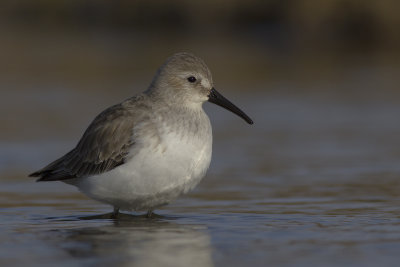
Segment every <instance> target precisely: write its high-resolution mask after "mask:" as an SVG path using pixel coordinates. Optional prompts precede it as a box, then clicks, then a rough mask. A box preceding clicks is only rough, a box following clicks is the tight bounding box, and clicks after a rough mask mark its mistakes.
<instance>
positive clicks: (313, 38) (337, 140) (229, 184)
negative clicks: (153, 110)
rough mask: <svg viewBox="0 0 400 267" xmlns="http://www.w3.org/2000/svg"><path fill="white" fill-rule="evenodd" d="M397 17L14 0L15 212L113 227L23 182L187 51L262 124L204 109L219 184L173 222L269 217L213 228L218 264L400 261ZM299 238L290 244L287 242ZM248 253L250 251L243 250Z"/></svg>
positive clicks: (8, 81)
mask: <svg viewBox="0 0 400 267" xmlns="http://www.w3.org/2000/svg"><path fill="white" fill-rule="evenodd" d="M399 10H400V2H399V1H396V0H383V1H364V0H324V1H319V0H248V1H239V0H231V1H228V0H216V1H207V0H203V1H183V0H170V1H160V0H146V1H144V0H138V1H126V0H115V1H105V0H96V1H95V0H85V1H82V0H68V1H66V0H59V1H52V0H38V1H30V0H19V1H11V0H3V1H1V3H0V125H1V126H0V127H1V128H0V129H1V131H0V176H1V178H0V183H1V186H0V188H1V191H2V193H1V195H0V197H2V198H1V202H2V207H3V208H6V209H8V212H9V214H12V216H11V215H10V216H11V217H15V216H21V214H25V216H28V219H27V220H29V218H36V217H35V216H36V215H35V214H38V213H40V214H46V213H48V212H49V210H50V211H51V212H54V213H55V214H59V216H61V215H66V214H77V213H80V212H83V213H85V212H86V213H87V212H88V211H93V210H94V211H96V212H98V213H101V212H103V211H104V212H106V211H107V207H104V205H101V204H92V203H93V202H91V201H89V200H87V199H86V198H84V197H83V196H81V195H80V194H79V193H76V191H74V189H71V188H70V187H68V186H66V185H62V184H59V183H50V184H40V185H39V184H35V183H33V182H32V180H31V179H28V178H27V177H26V175H27V174H28V173H29V172H32V171H35V170H36V169H38V168H40V167H43V166H44V165H45V164H47V163H49V162H50V161H51V160H54V159H56V158H57V157H59V156H61V155H63V154H64V153H66V152H67V151H68V150H69V149H71V148H72V147H73V146H74V145H75V144H76V142H77V141H78V139H79V138H80V136H81V134H82V133H83V131H84V130H85V127H86V126H87V125H88V124H89V123H90V121H91V120H92V119H93V118H94V116H95V115H97V114H98V113H99V112H100V111H102V110H103V109H104V108H106V107H108V106H110V105H112V104H114V103H118V102H120V101H121V100H123V99H126V98H128V97H130V96H132V95H134V94H136V93H139V92H141V91H143V90H145V89H146V87H147V86H148V84H149V83H150V81H151V79H152V77H153V75H154V73H155V71H156V69H157V68H158V67H159V66H160V64H162V62H163V61H164V60H165V59H166V58H167V57H168V56H170V55H171V54H173V53H175V52H179V51H188V52H192V53H194V54H196V55H198V56H199V57H201V58H203V59H204V60H205V62H206V63H207V64H208V66H209V67H210V69H211V71H212V73H213V77H214V81H215V86H216V88H217V89H218V90H219V91H220V92H221V93H223V94H224V95H225V96H226V97H227V98H228V99H230V100H232V102H234V103H235V104H237V105H238V106H239V107H240V108H242V109H243V110H244V111H246V113H248V115H249V116H250V117H252V118H253V120H254V121H255V124H254V126H252V127H250V126H248V125H245V124H244V123H243V122H242V121H241V120H240V119H238V118H236V117H235V116H234V115H232V114H230V113H228V112H227V111H225V110H222V109H220V108H218V107H215V106H212V105H210V104H207V103H206V104H205V109H206V111H207V112H208V114H209V115H210V117H211V120H212V124H213V130H214V151H213V153H214V155H213V161H212V165H211V168H210V171H209V173H208V175H207V177H206V178H205V180H204V181H203V182H202V183H201V184H200V186H199V187H198V188H197V189H196V191H195V192H194V193H191V194H189V195H188V196H187V197H186V199H184V200H183V201H178V202H177V203H176V204H174V205H172V206H169V207H168V208H167V213H172V214H177V213H178V214H179V213H183V214H186V215H185V216H187V212H189V211H193V210H194V211H197V212H199V213H202V214H209V213H213V214H219V213H224V212H225V213H229V214H236V215H237V217H235V218H237V221H235V220H231V219H229V220H228V222H229V224H228V225H231V227H239V226H238V225H241V227H242V226H243V225H242V223H243V222H248V220H246V218H248V217H246V216H250V215H248V214H251V216H256V217H253V219H255V220H253V222H255V221H257V220H256V219H257V218H258V219H259V220H260V222H262V223H261V224H262V225H264V226H265V228H262V229H259V228H257V227H259V225H260V224H257V225H255V226H254V227H253V226H252V227H253V229H254V232H253V234H254V235H251V234H250V233H249V232H245V234H243V235H239V234H238V235H239V236H232V235H229V234H227V235H224V236H220V235H219V233H220V231H219V232H218V229H225V228H223V227H227V224H222V223H221V225H218V224H217V225H213V226H214V228H213V229H214V231H213V230H210V235H211V246H212V247H213V251H214V252H213V253H214V254H213V255H214V256H213V259H214V260H216V262H217V263H220V264H222V263H224V264H227V263H231V264H233V265H235V263H236V264H237V263H238V262H240V260H244V259H247V260H253V261H255V263H259V264H261V263H263V262H265V260H266V257H267V256H268V257H269V258H268V259H269V260H270V262H272V263H275V264H276V263H280V264H282V263H288V264H289V265H290V259H287V257H286V255H287V254H288V251H289V252H290V254H292V255H294V256H293V258H292V259H293V262H295V263H298V262H301V261H302V260H303V263H304V262H310V260H313V261H316V262H319V263H326V262H325V259H326V258H330V259H332V260H337V259H338V258H340V259H341V260H342V262H341V263H343V261H344V263H346V262H347V263H349V262H350V263H354V262H358V263H368V264H371V263H372V264H373V262H374V261H376V262H377V263H378V262H380V263H382V260H383V259H385V260H386V263H389V265H390V263H394V262H398V261H397V260H396V257H398V255H397V254H398V253H397V252H396V251H398V249H399V247H400V229H398V218H399V216H400V213H399V210H398V207H399V203H400V181H399V175H400V164H399V160H400V149H399V148H400V139H399V136H400V123H399V114H400V98H399V97H400V93H399V92H400V90H399V84H400V32H399V29H400V16H399ZM53 192H56V194H53ZM61 192H63V193H64V194H65V195H62V193H61ZM60 194H61V196H60ZM68 201H69V202H68ZM85 201H86V202H85ZM32 203H33V204H32ZM65 203H68V204H65ZM83 203H91V204H83ZM85 205H86V206H85ZM96 205H97V206H96ZM221 206H223V207H224V209H223V210H221V209H220V208H218V207H221ZM33 207H36V208H37V207H41V209H42V210H35V208H33ZM83 207H87V208H83ZM103 207H104V209H103ZM194 207H195V208H194ZM211 207H213V208H211ZM43 209H44V210H43ZM80 209H81V210H80ZM168 209H170V210H168ZM171 209H172V210H171ZM3 214H4V213H3ZM26 214H29V215H26ZM342 215H343V216H344V217H341V216H342ZM257 216H258V217H257ZM263 216H264V217H263ZM332 216H333V217H332ZM25 218H26V217H25ZM195 218H196V219H194V220H195V221H198V220H201V219H199V218H198V217H195ZM221 218H222V219H223V218H224V217H219V218H218V219H217V218H214V217H213V220H214V219H215V221H213V223H218V222H222V221H221V220H222V219H221ZM271 218H273V219H272V220H276V222H277V223H276V224H275V221H271ZM332 218H334V219H333V220H336V221H335V222H336V224H335V223H333V224H332V221H331V220H332ZM374 218H375V219H374ZM378 218H385V222H383V221H380V220H379V219H378ZM225 219H226V218H225ZM242 219H243V220H242ZM21 220H22V221H17V222H16V224H19V223H24V221H23V220H24V219H21ZM44 220H45V219H44ZM2 221H3V219H2ZM45 221H46V220H45ZM266 221H268V222H269V223H268V225H266V224H263V223H265V222H266ZM349 221H353V222H354V224H347V223H348V222H349ZM203 222H205V224H209V223H211V222H210V220H209V218H204V221H203ZM285 222H286V224H285ZM293 222H295V223H293ZM290 223H293V224H294V225H297V226H299V228H296V227H295V226H294V225H292V224H290ZM282 225H284V226H282ZM338 225H339V226H340V225H345V228H346V227H347V228H346V229H344V228H343V229H342V228H340V227H339V226H338ZM286 226H287V227H288V228H285V229H286V230H287V229H290V231H291V233H290V235H280V234H279V233H278V234H277V232H276V231H277V230H279V229H281V230H282V228H280V227H286ZM303 226H305V227H307V229H308V231H310V232H307V237H305V235H303V234H304V231H305V230H304V228H301V227H303ZM219 227H222V228H219ZM324 227H325V228H324ZM335 227H336V228H335ZM338 227H339V228H338ZM376 227H377V228H376ZM22 228H24V227H22ZM239 228H240V227H239ZM239 228H234V229H235V230H234V232H236V231H237V229H239ZM245 228H246V227H245ZM322 228H323V229H324V232H323V233H322V232H318V231H320V230H321V229H322ZM378 228H379V229H380V230H379V231H381V232H379V233H377V232H376V231H375V230H376V229H378ZM240 229H242V228H240ZM246 229H247V228H246ZM271 231H272V232H273V233H274V234H276V235H274V234H268V233H270V232H271ZM348 231H350V232H352V233H353V235H351V236H348V235H347V233H348ZM328 232H329V233H328ZM238 233H242V232H240V231H239V232H238ZM281 234H282V233H281ZM385 234H387V235H388V236H386V235H385ZM263 235H268V236H267V238H268V240H272V241H273V242H271V243H268V241H266V240H267V239H264V236H263ZM7 238H9V237H7ZM235 238H238V239H239V240H241V242H242V241H243V240H247V241H243V242H244V243H240V244H243V245H242V246H243V247H239V248H237V247H232V244H238V243H237V242H232V243H231V242H230V241H231V240H235ZM243 238H245V239H243ZM246 238H247V239H246ZM1 239H4V238H1V236H0V240H1ZM310 239H311V241H310ZM365 239H368V242H370V243H369V244H371V245H370V246H369V247H365V246H364V245H365ZM28 240H29V239H28ZM260 240H261V241H260ZM324 240H334V241H332V242H333V243H329V242H328V243H324V242H325V241H324ZM32 242H33V243H34V242H35V240H32ZM276 244H282V247H281V246H277V245H276ZM375 244H376V246H377V247H376V246H375ZM381 245H382V246H385V249H386V250H385V251H386V252H385V253H383V252H382V251H383V250H379V249H377V248H380V247H379V246H381ZM321 246H322V247H324V246H325V247H327V248H328V250H327V251H328V252H326V251H325V252H326V253H325V254H323V253H322V254H320V253H319V252H318V249H319V248H320V247H321ZM349 246H351V249H350V250H348V248H349ZM283 247H285V248H286V249H282V250H280V248H283ZM196 249H197V248H196ZM235 249H239V250H240V251H247V253H248V257H247V258H246V257H244V258H240V257H239V256H238V255H239V254H236V252H235V251H236V250H235ZM396 249H397V250H396ZM21 250H22V251H23V249H21ZM267 250H268V251H269V254H268V253H267V252H265V251H267ZM16 251H17V252H18V249H17V250H16ZM44 251H46V250H44ZM343 251H350V252H349V253H348V254H343V253H344V252H343ZM354 251H356V252H357V253H352V252H354ZM315 252H318V253H315ZM266 253H267V254H266ZM16 254H17V255H18V253H16ZM215 255H216V256H215ZM235 255H236V257H235ZM338 255H339V256H338ZM380 256H381V257H380ZM16 258H17V257H15V258H14V259H13V260H15V259H16ZM392 260H393V261H392ZM9 262H10V261H7V262H6V263H9ZM11 262H12V261H11ZM293 262H292V263H293ZM333 262H334V261H333ZM383 262H384V261H383ZM256 265H257V264H256ZM324 265H325V266H326V264H324ZM281 266H282V265H281Z"/></svg>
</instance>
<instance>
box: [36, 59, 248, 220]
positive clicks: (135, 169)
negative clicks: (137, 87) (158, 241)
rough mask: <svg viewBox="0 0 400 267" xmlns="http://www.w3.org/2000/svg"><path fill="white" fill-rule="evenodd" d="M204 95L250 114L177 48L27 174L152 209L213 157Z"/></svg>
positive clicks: (190, 183)
mask: <svg viewBox="0 0 400 267" xmlns="http://www.w3.org/2000/svg"><path fill="white" fill-rule="evenodd" d="M205 101H209V102H212V103H214V104H217V105H219V106H221V107H224V108H226V109H228V110H230V111H232V112H233V113H235V114H237V115H238V116H240V117H242V118H243V119H244V120H245V121H246V122H247V123H249V124H253V121H252V120H251V119H250V118H249V117H248V116H247V115H246V114H245V113H244V112H243V111H241V110H240V109H239V108H238V107H236V106H235V105H234V104H232V103H231V102H230V101H228V100H227V99H226V98H225V97H223V96H222V95H221V94H220V93H218V92H217V91H216V90H215V89H214V87H213V81H212V77H211V72H210V70H209V69H208V67H207V66H206V64H205V63H204V61H203V60H201V59H200V58H198V57H196V56H194V55H192V54H189V53H177V54H174V55H173V56H171V57H170V58H168V59H167V60H166V61H165V63H164V64H163V65H162V66H161V67H160V68H159V69H158V71H157V73H156V75H155V77H154V79H153V81H152V83H151V84H150V86H149V88H148V89H147V90H146V91H145V92H143V93H141V94H139V95H136V96H134V97H132V98H129V99H127V100H125V101H123V102H121V103H119V104H117V105H114V106H111V107H109V108H108V109H106V110H104V111H103V112H101V113H100V114H99V115H98V116H97V117H96V118H95V119H94V120H93V122H92V123H91V124H90V125H89V127H88V128H87V129H86V131H85V133H84V134H83V136H82V138H81V139H80V141H79V142H78V144H77V145H76V147H75V148H74V149H72V150H71V151H70V152H68V153H67V154H65V155H64V156H63V157H61V158H59V159H57V160H56V161H54V162H52V163H50V164H49V165H47V166H46V167H44V168H43V169H41V170H39V171H37V172H34V173H32V174H30V176H33V177H40V178H39V179H38V180H37V181H40V182H41V181H63V182H65V183H68V184H72V185H75V186H76V187H78V188H79V190H80V191H81V192H83V193H84V194H86V195H87V196H89V197H91V198H93V199H95V200H98V201H100V202H103V203H107V204H109V205H111V206H113V207H114V213H113V214H114V216H117V215H118V212H119V210H128V211H132V210H134V211H147V215H148V216H151V215H152V211H153V210H154V209H156V208H158V207H161V206H163V205H166V204H168V203H169V202H171V201H172V200H174V199H175V198H177V197H178V196H179V195H181V194H183V193H186V192H188V191H189V190H191V189H193V188H194V187H195V186H196V185H197V184H198V183H199V182H200V180H201V179H202V178H203V177H204V175H205V173H206V171H207V169H208V167H209V165H210V161H211V150H212V149H211V147H212V133H211V125H210V120H209V118H208V116H207V115H206V113H205V112H204V110H203V108H202V105H203V103H204V102H205Z"/></svg>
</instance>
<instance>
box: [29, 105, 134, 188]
mask: <svg viewBox="0 0 400 267" xmlns="http://www.w3.org/2000/svg"><path fill="white" fill-rule="evenodd" d="M135 100H137V99H129V100H127V101H125V102H122V103H121V104H117V105H115V106H112V107H110V108H108V109H106V110H105V111H103V112H102V113H100V114H99V115H98V116H97V117H96V118H95V119H94V120H93V122H92V123H91V124H90V125H89V127H88V128H87V129H86V131H85V133H84V134H83V136H82V138H81V140H80V141H79V143H78V144H77V146H76V147H75V148H74V149H73V150H71V151H70V152H68V153H67V154H65V155H64V156H63V157H61V158H59V159H58V160H56V161H54V162H52V163H50V164H49V165H47V166H46V167H44V168H43V169H41V170H39V171H37V172H34V173H32V174H30V175H29V176H32V177H40V178H39V179H38V181H56V180H66V179H72V178H80V177H87V176H91V175H95V174H100V173H103V172H107V171H110V170H112V169H114V168H115V167H117V166H119V165H121V164H123V163H124V162H125V160H126V157H127V156H128V153H129V149H130V148H131V146H132V145H133V144H134V141H133V140H132V132H133V125H134V118H133V115H134V114H133V110H132V103H134V102H135Z"/></svg>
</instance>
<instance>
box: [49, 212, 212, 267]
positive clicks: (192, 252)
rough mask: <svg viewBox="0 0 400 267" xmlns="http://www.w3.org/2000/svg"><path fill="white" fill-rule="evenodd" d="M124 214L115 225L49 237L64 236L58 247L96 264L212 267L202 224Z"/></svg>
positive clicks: (58, 241) (210, 254)
mask: <svg viewBox="0 0 400 267" xmlns="http://www.w3.org/2000/svg"><path fill="white" fill-rule="evenodd" d="M122 217H123V218H125V219H123V220H118V221H114V225H107V226H100V227H88V228H81V229H69V230H57V231H59V232H60V233H61V234H58V235H54V234H52V235H51V237H49V240H52V239H54V237H55V236H56V237H61V238H62V239H61V240H58V238H57V240H55V241H56V242H57V246H58V247H59V246H60V244H62V245H61V248H62V249H63V250H66V251H67V252H68V254H70V255H71V256H73V257H74V258H76V259H79V260H86V261H88V262H91V263H93V265H98V264H100V265H101V266H103V265H107V264H111V265H114V266H115V265H117V266H177V267H179V266H213V261H212V248H211V239H210V236H209V235H208V233H207V232H206V231H204V230H202V229H201V228H202V227H201V226H198V225H182V224H175V223H171V222H168V221H165V220H158V219H152V220H150V221H149V220H148V219H145V218H142V219H140V218H134V219H133V218H127V217H126V216H125V215H123V216H122ZM49 240H48V241H49ZM50 242H51V241H50Z"/></svg>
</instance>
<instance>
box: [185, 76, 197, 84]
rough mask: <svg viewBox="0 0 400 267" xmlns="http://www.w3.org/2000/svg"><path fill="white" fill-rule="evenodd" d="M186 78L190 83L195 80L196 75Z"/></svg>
mask: <svg viewBox="0 0 400 267" xmlns="http://www.w3.org/2000/svg"><path fill="white" fill-rule="evenodd" d="M187 80H188V81H189V82H190V83H194V82H195V81H196V77H193V76H190V77H189V78H187Z"/></svg>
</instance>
